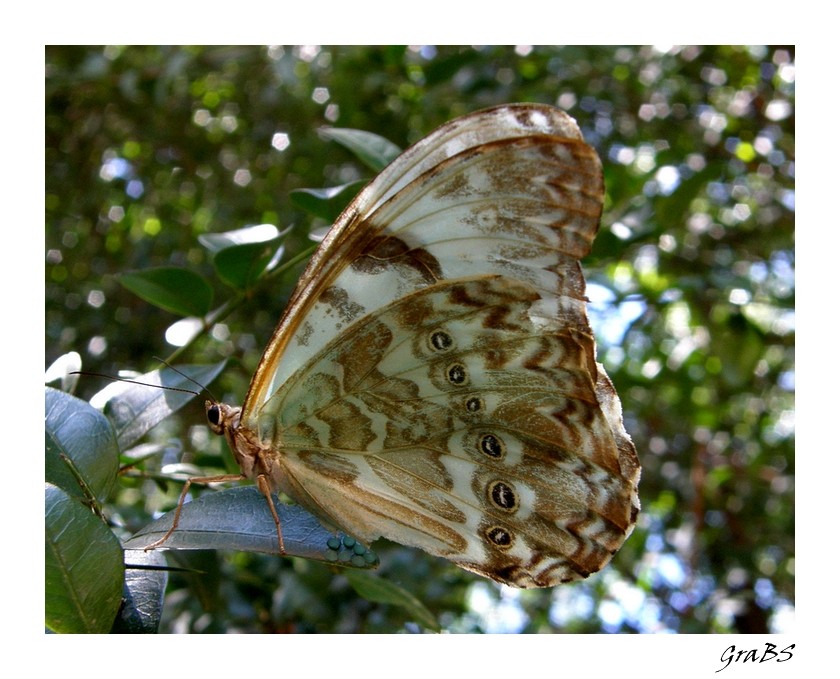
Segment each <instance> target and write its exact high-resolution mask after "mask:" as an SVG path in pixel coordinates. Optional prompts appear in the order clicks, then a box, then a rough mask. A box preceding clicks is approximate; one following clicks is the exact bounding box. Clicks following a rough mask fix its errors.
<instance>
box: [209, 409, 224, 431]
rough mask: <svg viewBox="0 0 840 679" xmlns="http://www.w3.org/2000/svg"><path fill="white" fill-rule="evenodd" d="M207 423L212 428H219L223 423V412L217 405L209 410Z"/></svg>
mask: <svg viewBox="0 0 840 679" xmlns="http://www.w3.org/2000/svg"><path fill="white" fill-rule="evenodd" d="M207 421H208V422H209V423H210V426H212V427H218V426H219V424H220V423H221V421H222V411H221V408H219V406H217V405H212V406H210V407H209V408H207Z"/></svg>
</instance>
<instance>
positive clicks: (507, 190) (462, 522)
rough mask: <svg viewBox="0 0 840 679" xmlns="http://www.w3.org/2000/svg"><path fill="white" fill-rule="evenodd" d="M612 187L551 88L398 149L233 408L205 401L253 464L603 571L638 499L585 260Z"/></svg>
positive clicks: (508, 576)
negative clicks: (590, 307)
mask: <svg viewBox="0 0 840 679" xmlns="http://www.w3.org/2000/svg"><path fill="white" fill-rule="evenodd" d="M602 200H603V180H602V175H601V167H600V162H599V160H598V158H597V155H596V154H595V152H594V151H593V150H592V149H591V148H590V147H589V146H587V145H586V144H585V143H584V142H583V141H582V139H581V136H580V133H579V131H578V130H577V126H576V125H575V124H574V121H572V120H571V119H570V118H569V117H568V116H566V115H565V114H564V113H562V112H560V111H558V110H556V109H553V108H551V107H547V106H540V105H511V106H505V107H498V108H495V109H489V110H486V111H481V112H478V113H475V114H472V115H470V116H465V117H464V118H460V119H458V120H456V121H453V122H452V123H449V124H448V125H446V126H444V127H443V128H440V129H438V130H437V131H436V132H434V133H432V134H431V135H430V136H429V137H426V138H425V139H424V140H422V141H421V142H419V143H418V144H416V145H415V146H413V147H412V148H411V149H409V150H408V151H406V152H405V153H404V154H403V155H401V156H400V157H399V158H397V160H395V161H394V162H393V163H392V164H391V165H390V166H388V168H386V169H385V170H384V171H383V172H382V173H381V174H380V175H379V176H378V177H377V178H376V179H375V180H374V181H373V182H372V183H371V184H370V185H368V187H367V188H366V189H364V190H363V191H362V193H361V194H360V195H359V196H358V197H357V198H356V199H355V200H354V201H353V203H351V205H350V206H349V207H348V208H347V210H346V211H345V212H344V213H343V214H342V216H341V217H340V218H339V219H338V221H337V222H336V224H335V226H334V227H333V228H332V229H331V231H330V233H329V234H328V235H327V237H326V239H325V240H324V242H323V243H322V246H321V248H319V250H318V252H317V253H316V254H315V255H314V256H313V259H312V261H311V263H310V265H309V267H308V268H307V270H306V272H305V273H304V275H303V276H302V278H301V281H300V282H299V284H298V287H297V289H296V290H295V292H294V294H293V295H292V299H291V300H290V303H289V306H288V309H287V311H286V313H285V314H284V316H283V318H282V319H281V321H280V324H279V325H278V328H277V330H276V332H275V334H274V336H273V338H272V340H271V342H270V344H269V346H268V347H267V349H266V351H265V354H264V355H263V358H262V361H261V363H260V365H259V367H258V369H257V371H256V374H255V376H254V378H253V381H252V383H251V387H250V389H249V391H248V395H247V397H246V399H245V402H244V405H243V407H242V409H241V411H239V410H238V409H235V408H231V407H229V406H221V405H211V406H210V408H211V409H212V408H218V409H219V410H218V411H217V412H216V413H215V414H214V416H216V417H217V419H218V423H217V426H216V427H215V428H216V430H217V431H218V432H219V433H224V434H225V435H226V436H227V438H228V441H229V442H230V444H231V448H232V449H233V450H234V454H235V456H236V458H237V461H238V462H239V464H240V466H241V468H242V471H243V474H244V475H245V476H247V477H249V478H252V479H255V480H256V481H257V483H258V485H259V487H260V488H261V489H262V490H263V492H264V493H268V492H274V491H277V490H281V491H283V492H284V493H286V494H287V495H288V496H290V497H291V498H293V499H294V500H295V501H297V502H298V503H300V504H301V505H303V506H304V507H306V508H307V509H309V510H310V511H312V512H313V513H315V514H316V515H318V516H319V517H320V518H321V519H322V520H323V521H324V522H325V523H327V524H329V525H331V526H333V527H335V528H339V529H341V530H343V531H345V532H347V533H349V534H351V535H353V536H354V537H356V538H358V539H360V540H363V541H366V542H371V541H373V540H375V539H376V538H378V537H380V536H384V537H386V538H389V539H391V540H394V541H396V542H400V543H402V544H406V545H410V546H413V547H418V548H421V549H424V550H426V551H428V552H430V553H432V554H436V555H439V556H443V557H445V558H447V559H450V560H451V561H453V562H455V563H456V564H458V565H459V566H461V567H463V568H466V569H468V570H471V571H474V572H477V573H480V574H482V575H485V576H487V577H489V578H492V579H494V580H497V581H500V582H504V583H508V584H511V585H515V586H519V587H541V586H551V585H555V584H558V583H560V582H567V581H571V580H574V579H578V578H581V577H586V576H588V575H589V574H591V573H593V572H595V571H597V570H599V569H600V568H602V567H603V566H604V565H605V564H606V563H607V562H608V561H609V559H610V558H611V556H612V554H613V553H615V551H616V550H617V549H618V548H619V547H620V546H621V544H622V543H623V542H624V540H625V539H626V537H627V535H629V533H630V532H631V531H632V528H633V526H634V523H635V518H636V514H637V512H638V509H639V500H638V492H637V485H638V480H639V463H638V459H637V457H636V452H635V449H634V447H633V444H632V442H631V441H630V438H629V437H628V435H627V434H626V432H625V431H624V427H623V424H622V420H621V406H620V404H619V401H618V397H617V396H616V393H615V390H614V389H613V386H612V384H611V383H610V381H609V378H608V377H607V376H606V374H605V373H604V371H603V369H602V368H601V366H600V365H598V364H597V363H596V361H595V345H594V341H593V338H592V334H591V330H590V328H589V323H588V320H587V317H586V309H585V302H586V298H585V295H584V292H585V290H584V288H585V283H584V280H583V276H582V274H581V270H580V266H579V260H580V259H581V258H582V257H584V256H585V255H586V254H587V253H588V252H589V249H590V246H591V243H592V240H593V238H594V236H595V233H596V231H597V228H598V223H599V220H600V214H601V205H602ZM208 414H209V411H208ZM211 419H212V417H211ZM272 506H273V505H272ZM275 519H276V515H275ZM278 533H279V527H278ZM281 539H282V538H281Z"/></svg>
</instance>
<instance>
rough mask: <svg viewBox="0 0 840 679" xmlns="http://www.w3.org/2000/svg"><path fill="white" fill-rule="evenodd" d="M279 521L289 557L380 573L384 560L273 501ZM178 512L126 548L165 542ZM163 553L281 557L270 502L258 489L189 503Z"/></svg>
mask: <svg viewBox="0 0 840 679" xmlns="http://www.w3.org/2000/svg"><path fill="white" fill-rule="evenodd" d="M274 507H275V509H276V510H277V514H278V516H279V517H280V525H281V527H282V530H283V545H284V547H285V548H286V554H287V555H289V556H301V557H304V558H307V559H314V560H316V561H325V562H327V563H331V564H335V565H337V566H350V567H355V568H375V567H376V566H377V565H378V563H379V560H378V558H377V557H376V555H375V554H373V552H371V551H370V550H369V549H367V548H365V547H364V546H363V545H361V543H358V542H357V541H356V540H355V539H353V538H350V537H348V536H344V535H337V534H336V533H335V532H334V531H329V530H327V529H326V528H324V526H322V525H321V522H320V521H319V520H318V519H317V518H315V517H314V516H313V515H312V514H310V513H308V512H307V511H306V510H304V509H303V508H302V507H299V506H297V505H285V504H281V503H280V502H278V501H277V500H276V499H274ZM174 514H175V511H174V510H173V511H171V512H169V513H167V514H165V515H164V516H162V517H161V518H160V519H158V520H157V521H155V522H154V523H151V524H149V525H148V526H146V527H145V528H143V529H142V530H140V531H139V532H137V533H136V534H135V535H133V536H132V537H131V538H130V539H129V540H128V541H127V542H126V543H125V545H124V547H125V548H126V549H142V548H144V547H146V546H148V545H150V544H151V543H152V542H154V541H155V540H158V539H160V538H162V537H163V536H164V535H165V534H166V532H167V531H168V530H169V529H170V527H171V526H172V519H173V518H174ZM161 548H167V549H232V550H238V551H243V552H264V553H267V554H278V553H279V551H280V550H279V545H278V541H277V527H276V525H275V523H274V519H273V517H272V515H271V512H270V510H269V508H268V506H267V505H266V501H265V498H264V497H263V495H262V494H261V493H260V492H259V491H258V490H257V488H256V487H254V486H242V487H238V488H228V489H226V490H222V491H218V492H207V493H202V494H201V495H200V496H199V497H198V498H196V499H195V500H193V501H192V502H188V503H186V504H184V506H183V509H182V510H181V516H180V519H179V521H178V529H177V530H176V531H175V532H174V533H173V534H172V535H171V536H170V537H169V539H168V540H167V541H166V542H165V543H164V545H162V547H161Z"/></svg>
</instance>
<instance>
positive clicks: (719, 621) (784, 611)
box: [45, 46, 795, 632]
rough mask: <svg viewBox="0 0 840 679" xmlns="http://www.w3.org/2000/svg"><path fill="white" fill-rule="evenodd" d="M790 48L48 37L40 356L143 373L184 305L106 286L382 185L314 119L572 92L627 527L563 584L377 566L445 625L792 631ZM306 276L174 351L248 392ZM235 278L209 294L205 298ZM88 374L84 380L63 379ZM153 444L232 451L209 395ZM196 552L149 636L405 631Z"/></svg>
mask: <svg viewBox="0 0 840 679" xmlns="http://www.w3.org/2000/svg"><path fill="white" fill-rule="evenodd" d="M794 60H795V52H794V49H793V48H792V47H785V46H758V47H743V46H722V47H692V46H687V47H674V48H652V47H640V48H636V47H534V48H530V47H528V48H524V47H523V48H513V47H480V48H476V47H455V46H447V47H422V48H406V47H397V46H390V47H340V48H334V47H312V46H308V47H307V46H301V47H268V48H264V47H209V48H208V47H48V48H47V49H46V195H45V203H46V252H45V256H46V356H45V359H46V361H45V365H49V364H50V363H51V362H52V361H53V360H54V359H55V358H56V357H58V356H60V355H61V354H63V353H65V352H67V351H78V352H79V353H80V354H81V355H82V358H83V364H84V368H85V369H86V370H92V371H99V372H104V373H108V374H117V373H118V372H119V371H120V370H123V369H127V368H130V369H137V370H140V371H145V370H148V369H152V368H154V367H156V365H157V363H156V361H155V360H154V358H153V357H154V356H166V355H169V354H170V353H171V352H172V350H173V348H172V347H171V346H169V345H167V343H166V341H165V339H164V335H165V332H166V330H167V328H168V327H169V326H170V325H171V324H172V323H173V322H175V321H176V320H177V318H176V317H175V316H174V315H172V314H168V313H166V312H163V311H161V310H159V309H157V308H155V307H152V306H150V305H148V304H146V303H145V302H143V301H141V300H139V299H138V298H137V297H134V296H133V295H132V294H131V293H129V292H128V291H127V290H125V289H124V288H122V287H121V286H120V285H119V283H118V282H117V280H116V278H115V275H116V274H119V273H121V272H125V271H128V270H133V269H143V268H147V267H150V266H160V265H164V264H177V265H181V266H187V267H190V268H193V269H195V270H196V271H199V272H202V273H205V274H208V275H210V273H211V271H212V268H211V266H210V263H209V261H208V255H207V252H206V251H205V250H204V249H203V248H202V247H201V246H200V245H199V243H198V240H197V237H198V236H199V235H200V234H204V233H212V232H220V231H228V230H231V229H234V228H238V227H241V226H245V225H249V224H258V223H272V224H276V225H277V226H279V227H280V228H283V227H285V226H288V225H293V226H294V230H293V232H292V235H291V236H290V238H289V240H288V242H287V251H286V252H287V255H288V256H291V255H293V254H295V253H296V252H299V251H301V250H302V249H304V248H306V247H308V246H309V245H310V241H309V240H308V238H307V234H308V232H309V230H310V229H312V228H314V227H318V226H322V224H319V223H317V222H313V221H312V220H311V219H310V218H309V217H307V216H306V215H305V214H304V213H303V212H301V211H299V210H297V209H296V208H295V207H294V206H293V205H292V203H291V201H290V200H289V192H290V191H291V190H292V189H296V188H303V187H309V188H319V187H326V186H332V185H337V184H341V183H345V182H347V181H350V180H353V179H356V178H360V177H369V176H370V173H369V172H367V171H366V170H365V169H364V168H363V167H361V166H360V165H359V164H358V163H356V162H355V161H354V160H353V158H352V156H351V155H350V154H349V153H347V152H346V151H345V150H343V149H342V148H340V147H338V146H337V145H335V144H333V143H329V142H326V141H324V140H323V139H321V138H320V137H319V136H318V134H317V130H318V128H319V127H320V126H322V125H335V126H339V127H353V128H360V129H365V130H370V131H373V132H377V133H378V134H381V135H383V136H385V137H387V138H388V139H390V140H392V141H393V142H395V143H397V144H398V145H400V146H402V147H405V146H407V145H408V144H409V143H412V142H414V141H416V140H418V139H419V138H420V137H422V136H423V135H424V134H426V133H428V132H429V131H431V130H432V129H433V128H434V127H436V126H438V125H439V124H442V123H443V122H446V121H447V120H449V119H451V118H453V117H455V116H457V115H459V114H462V113H466V112H468V111H472V110H476V109H478V108H482V107H485V106H489V105H493V104H498V103H505V102H510V101H539V102H544V103H551V104H555V105H559V106H561V107H562V108H564V109H566V110H568V111H569V113H570V114H571V115H572V116H573V117H575V118H576V119H577V120H578V122H579V124H580V126H581V128H582V130H583V131H584V134H585V136H586V138H587V140H588V141H589V142H590V143H591V144H592V145H593V146H595V148H596V149H597V150H598V152H599V154H600V156H601V158H602V160H603V162H604V169H605V175H606V182H607V191H608V198H607V205H606V209H605V213H604V218H603V221H602V231H601V233H600V234H599V237H598V239H597V240H596V244H595V249H594V251H593V254H592V255H591V256H590V257H589V258H587V260H586V261H585V262H584V268H585V270H586V273H587V277H588V280H589V281H590V282H591V283H597V284H599V285H600V286H603V287H602V288H593V291H596V290H597V291H600V292H601V293H603V291H604V290H607V291H610V293H611V294H610V295H604V294H600V295H598V296H597V300H598V301H599V302H600V303H599V304H598V305H593V310H592V316H593V323H594V324H595V325H596V330H597V331H598V333H599V340H600V341H599V357H600V360H602V361H603V362H604V363H605V364H606V367H607V370H608V372H609V374H610V375H611V377H612V378H613V380H614V382H615V384H616V388H617V389H618V392H619V394H620V395H621V396H622V401H623V405H624V410H625V420H626V426H627V429H628V431H629V432H630V433H631V435H632V436H633V438H634V440H635V442H636V445H637V447H638V450H639V454H640V456H641V459H642V464H643V476H642V487H641V493H642V503H643V513H642V515H641V517H640V523H639V526H638V527H637V529H636V531H635V532H634V534H633V535H632V536H631V538H630V539H629V541H628V543H627V544H626V545H625V547H624V548H623V549H622V550H621V551H620V552H619V554H618V555H617V557H616V559H615V560H614V561H613V565H612V566H611V567H609V568H608V569H606V571H604V572H602V573H600V574H598V575H596V576H593V577H592V578H590V580H588V581H587V582H585V583H582V584H580V585H575V586H571V587H566V588H557V589H555V590H548V591H529V592H511V591H509V590H506V589H502V588H499V587H497V586H495V585H493V584H491V583H489V582H484V581H479V580H478V579H477V578H475V577H473V576H471V575H469V574H467V573H464V572H461V571H460V570H459V569H457V568H454V567H452V566H450V565H449V564H448V563H446V562H444V561H441V560H437V559H433V558H431V557H427V556H426V555H424V554H420V553H418V552H415V551H412V550H408V549H404V548H401V547H399V546H391V545H377V551H378V553H379V554H380V557H381V558H382V561H383V565H382V567H381V568H380V570H379V573H380V574H381V576H382V577H384V578H388V579H389V580H391V581H393V582H396V583H398V584H399V585H401V586H402V587H404V588H405V589H407V590H409V591H410V592H411V593H412V594H414V596H416V597H417V598H418V599H419V600H421V601H422V602H423V603H424V604H425V605H426V606H427V607H428V608H429V609H430V610H431V611H432V613H433V614H434V615H435V616H436V618H437V619H438V621H439V623H440V624H441V625H442V626H443V627H444V628H445V629H448V630H451V631H500V630H504V631H523V632H533V631H557V632H598V631H640V632H658V631H678V632H712V631H715V632H766V631H783V630H786V629H788V627H789V621H790V619H791V617H792V612H793V606H794V432H793V412H794V392H793V384H794V372H793V370H794V368H793V351H794V321H793V314H794V286H793V268H794V236H793V223H794V159H795V148H794V121H795V116H794V82H795V80H794V74H795V70H794V69H795V66H794ZM284 135H285V136H284ZM287 142H288V145H286V144H287ZM296 274H297V272H294V273H293V274H292V275H289V276H288V277H287V278H285V279H283V280H282V281H280V282H279V283H278V284H277V286H276V287H275V288H274V289H272V290H271V291H270V292H266V291H263V292H261V293H258V294H256V295H254V296H253V297H252V298H250V299H248V300H246V301H244V302H243V303H242V304H241V305H240V307H239V308H238V310H237V311H236V312H235V313H234V314H233V315H231V316H230V317H228V318H227V319H225V321H224V322H223V323H220V324H218V325H217V326H215V327H214V328H213V329H212V331H211V332H210V333H208V334H207V336H205V337H203V338H202V339H201V341H200V342H198V343H197V344H196V345H194V346H193V347H191V348H190V350H189V353H188V355H187V356H184V357H183V359H184V360H186V361H189V362H195V363H209V362H215V361H218V360H219V359H220V358H222V357H231V358H232V359H234V360H233V362H232V363H231V365H230V367H229V368H228V370H227V371H226V372H225V374H224V375H223V376H222V377H221V378H220V379H219V380H217V381H216V383H214V384H213V385H211V389H212V391H213V392H214V394H215V395H216V396H217V397H219V398H222V399H224V400H228V401H232V402H240V401H241V399H242V397H243V396H244V393H245V391H246V389H247V384H248V380H249V378H250V374H251V372H252V371H253V369H254V367H255V365H256V362H257V361H258V359H259V354H260V352H261V349H262V347H263V345H264V344H265V343H266V342H267V340H268V338H269V337H270V334H271V332H272V330H273V327H274V324H275V323H276V320H277V318H278V317H279V314H280V311H281V310H282V308H283V306H284V304H285V300H286V297H287V295H288V294H289V292H290V290H291V287H292V285H293V284H294V280H295V278H296ZM231 295H232V293H231V291H230V290H228V289H226V288H225V287H224V285H222V284H219V285H218V287H217V289H216V300H217V303H222V302H223V301H224V300H226V299H228V298H230V297H231ZM590 296H592V297H593V299H596V296H595V295H594V294H591V295H590ZM101 387H102V384H101V383H98V382H97V381H96V380H92V379H90V378H87V379H85V380H83V382H82V383H81V384H80V385H79V388H78V390H77V394H78V395H79V396H81V397H83V398H89V397H90V396H91V395H92V394H93V393H94V392H95V391H98V390H99V389H100V388H101ZM153 438H154V440H156V441H158V442H162V443H164V444H165V446H166V447H167V450H168V451H169V453H168V454H169V455H170V456H171V457H172V459H176V458H181V457H182V455H183V456H186V459H187V460H189V461H190V462H191V463H194V464H195V465H196V466H197V467H200V468H201V469H202V470H206V469H208V468H210V469H220V468H224V467H225V465H226V464H229V462H226V461H225V460H226V459H227V458H229V456H228V455H227V451H226V450H225V446H224V442H223V441H221V440H215V439H213V438H211V437H210V435H209V434H208V432H207V430H206V428H205V427H204V425H203V411H202V409H201V407H200V405H199V404H198V403H197V402H196V405H194V406H193V407H191V408H188V409H186V410H185V411H184V412H183V413H182V414H179V416H176V417H172V418H169V419H168V420H167V421H165V422H164V423H163V424H161V425H160V426H159V427H158V428H157V429H156V430H155V431H154V432H153ZM165 461H166V459H162V460H161V462H165ZM165 490H166V491H167V493H164V492H163V491H162V490H161V489H159V488H158V487H157V486H155V485H154V484H152V483H150V482H144V481H143V480H142V478H139V477H138V476H137V475H131V474H126V476H125V483H124V484H121V486H120V489H119V490H118V491H117V492H116V493H115V494H114V496H113V498H112V499H111V502H110V503H109V506H108V510H109V518H110V519H111V521H112V523H113V524H114V526H115V527H116V529H117V530H118V531H121V534H124V535H128V534H130V533H131V532H132V531H133V530H136V529H138V528H140V527H141V526H142V525H144V524H145V523H146V522H148V520H149V517H150V514H151V513H152V512H153V511H156V510H158V509H161V508H169V507H171V506H172V503H173V502H174V495H175V494H176V493H177V491H178V490H179V488H178V486H177V485H176V484H169V485H168V486H166V488H165ZM173 558H174V557H173ZM190 558H192V559H200V563H201V568H202V569H203V570H204V571H205V575H204V576H202V577H193V576H190V577H187V576H183V575H174V576H173V577H171V579H170V587H169V593H168V596H167V601H166V608H165V614H164V615H165V618H164V625H163V627H162V630H163V631H191V632H208V631H214V632H216V631H246V632H268V631H271V632H273V631H293V632H307V631H322V632H326V631H336V632H356V631H366V632H391V631H401V630H404V631H415V630H419V629H420V627H419V626H418V625H417V623H416V621H413V620H411V618H410V617H409V616H407V615H406V613H405V611H404V610H403V609H400V608H398V607H395V606H389V605H383V604H377V603H373V602H371V601H368V600H366V599H364V598H362V597H360V596H359V595H358V594H356V592H355V590H353V588H352V587H351V586H350V584H349V583H348V581H347V578H346V577H345V576H344V575H342V574H341V572H340V571H338V572H334V571H332V570H330V569H329V568H327V567H325V566H321V565H319V564H315V563H311V562H306V561H303V560H290V559H285V560H283V559H276V558H270V557H263V556H260V555H255V554H247V553H236V554H200V555H190Z"/></svg>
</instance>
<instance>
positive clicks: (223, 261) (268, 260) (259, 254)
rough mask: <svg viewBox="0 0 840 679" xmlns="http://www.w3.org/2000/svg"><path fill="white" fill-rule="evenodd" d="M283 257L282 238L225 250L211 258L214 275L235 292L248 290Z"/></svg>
mask: <svg viewBox="0 0 840 679" xmlns="http://www.w3.org/2000/svg"><path fill="white" fill-rule="evenodd" d="M282 256H283V238H282V237H278V238H274V239H273V240H270V241H265V242H262V243H246V244H244V245H235V246H233V247H229V248H225V249H224V250H220V251H219V252H217V253H216V256H215V257H213V266H214V267H215V268H216V273H218V274H219V278H221V279H222V280H223V281H224V282H225V283H226V284H227V285H229V286H230V287H232V288H234V289H236V290H249V289H251V288H252V287H253V286H254V284H255V283H256V282H257V281H258V280H259V278H260V276H262V275H263V274H264V273H266V272H268V271H271V269H273V268H274V267H275V266H276V265H277V263H278V262H279V261H280V258H281V257H282Z"/></svg>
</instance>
